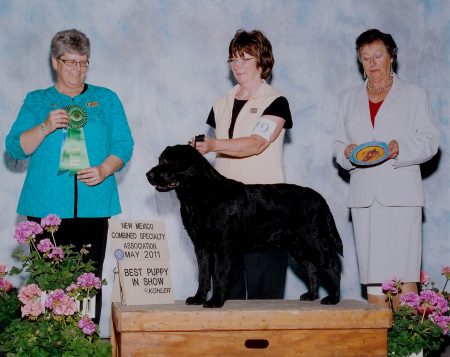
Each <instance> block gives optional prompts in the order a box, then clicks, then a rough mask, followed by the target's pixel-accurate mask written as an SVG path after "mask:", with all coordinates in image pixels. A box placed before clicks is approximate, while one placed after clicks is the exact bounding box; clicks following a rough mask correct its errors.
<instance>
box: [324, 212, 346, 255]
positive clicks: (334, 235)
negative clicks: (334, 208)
mask: <svg viewBox="0 0 450 357" xmlns="http://www.w3.org/2000/svg"><path fill="white" fill-rule="evenodd" d="M327 210H328V212H326V217H327V225H328V232H329V233H330V237H331V240H332V241H333V243H334V246H335V248H336V251H337V252H338V253H339V254H340V255H341V256H342V257H343V256H344V247H343V245H342V240H341V236H340V235H339V232H338V230H337V227H336V222H335V221H334V217H333V214H332V213H331V210H330V208H329V207H328V205H327Z"/></svg>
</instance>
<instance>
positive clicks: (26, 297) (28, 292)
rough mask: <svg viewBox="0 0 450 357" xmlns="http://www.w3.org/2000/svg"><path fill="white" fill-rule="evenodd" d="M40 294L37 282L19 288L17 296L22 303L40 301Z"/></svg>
mask: <svg viewBox="0 0 450 357" xmlns="http://www.w3.org/2000/svg"><path fill="white" fill-rule="evenodd" d="M41 294H42V290H41V289H40V288H39V286H38V285H37V284H29V285H25V286H24V287H23V288H22V289H20V290H19V294H18V297H19V300H20V301H21V302H22V304H29V303H34V302H37V301H39V302H40V301H41Z"/></svg>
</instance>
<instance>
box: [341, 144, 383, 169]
mask: <svg viewBox="0 0 450 357" xmlns="http://www.w3.org/2000/svg"><path fill="white" fill-rule="evenodd" d="M388 156H389V147H388V145H387V144H386V143H383V142H382V141H371V142H368V143H364V144H361V145H358V146H357V147H356V148H355V149H354V150H353V151H352V153H351V154H350V157H349V159H350V161H351V162H353V163H354V164H355V165H358V166H370V165H376V164H379V163H380V162H383V161H384V160H386V159H387V157H388Z"/></svg>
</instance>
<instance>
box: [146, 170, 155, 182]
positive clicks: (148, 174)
mask: <svg viewBox="0 0 450 357" xmlns="http://www.w3.org/2000/svg"><path fill="white" fill-rule="evenodd" d="M145 176H147V180H148V181H149V182H151V180H153V178H154V177H155V174H154V173H153V171H152V170H150V171H149V172H147V173H146V174H145Z"/></svg>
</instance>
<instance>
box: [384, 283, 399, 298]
mask: <svg viewBox="0 0 450 357" xmlns="http://www.w3.org/2000/svg"><path fill="white" fill-rule="evenodd" d="M401 285H402V282H401V281H400V280H388V281H385V282H384V283H383V284H382V285H381V288H382V289H383V291H384V292H386V293H390V294H392V295H396V294H398V292H399V291H400V287H401Z"/></svg>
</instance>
